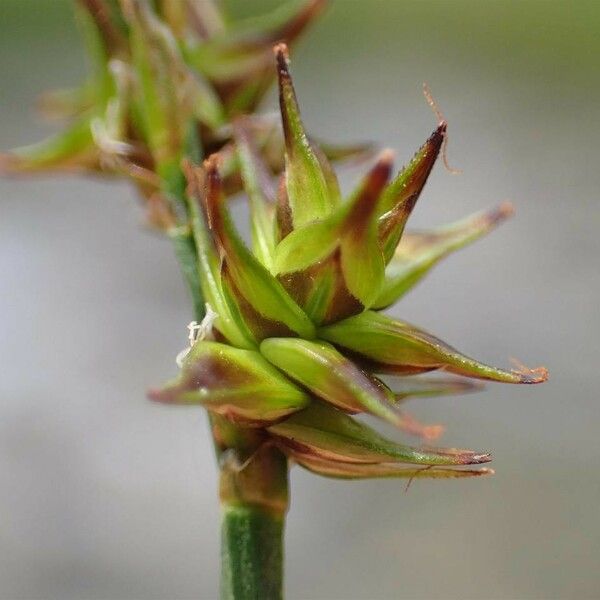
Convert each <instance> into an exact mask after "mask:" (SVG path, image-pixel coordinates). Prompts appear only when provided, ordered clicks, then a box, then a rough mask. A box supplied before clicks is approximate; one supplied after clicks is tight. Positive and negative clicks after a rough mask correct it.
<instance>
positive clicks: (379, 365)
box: [318, 311, 548, 383]
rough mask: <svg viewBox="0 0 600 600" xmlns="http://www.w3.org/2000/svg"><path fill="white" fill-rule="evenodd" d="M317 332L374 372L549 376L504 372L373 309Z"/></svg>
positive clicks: (515, 379)
mask: <svg viewBox="0 0 600 600" xmlns="http://www.w3.org/2000/svg"><path fill="white" fill-rule="evenodd" d="M318 335H319V337H321V338H323V339H326V340H328V341H330V342H332V343H334V344H336V346H341V347H342V348H344V349H346V350H350V351H352V352H354V353H356V354H358V355H359V356H361V357H363V358H364V359H365V360H366V361H367V362H368V364H369V368H370V369H371V370H373V371H374V372H375V373H418V372H424V371H432V370H435V369H444V370H446V371H449V372H451V373H456V374H457V375H464V376H466V377H473V378H476V379H489V380H490V381H501V382H504V383H541V382H543V381H545V380H546V379H547V376H548V375H547V372H546V370H545V369H543V368H541V367H540V368H539V369H533V370H529V369H520V370H515V371H503V370H502V369H496V368H495V367H490V366H488V365H485V364H483V363H479V362H477V361H475V360H473V359H472V358H469V357H467V356H465V355H464V354H461V353H460V352H458V351H457V350H455V349H454V348H452V347H451V346H449V345H448V344H446V343H445V342H442V341H441V340H439V339H438V338H436V337H434V336H432V335H431V334H429V333H427V332H425V331H423V330H422V329H418V328H417V327H414V326H413V325H410V324H408V323H404V322H402V321H395V320H393V319H390V318H389V317H386V316H385V315H381V314H378V313H376V312H372V311H366V312H364V313H362V314H360V315H356V316H354V317H350V318H349V319H345V320H344V321H340V322H339V323H335V324H333V325H329V326H327V327H322V328H321V329H320V330H319V332H318Z"/></svg>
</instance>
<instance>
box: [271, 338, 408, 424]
mask: <svg viewBox="0 0 600 600" xmlns="http://www.w3.org/2000/svg"><path fill="white" fill-rule="evenodd" d="M260 352H261V354H262V355H263V356H264V357H265V358H266V359H267V360H268V361H269V362H271V363H272V364H274V365H275V366H276V367H277V368H278V369H281V370H282V371H283V372H284V373H285V374H286V375H288V376H289V377H291V378H292V379H294V380H295V381H297V382H298V383H300V384H302V385H303V386H305V387H306V388H308V389H309V390H310V391H311V392H312V393H313V394H315V395H316V396H319V397H320V398H322V399H323V400H325V401H327V402H329V403H330V404H333V405H334V406H337V407H338V408H341V409H342V410H346V411H349V412H369V413H371V414H373V415H377V416H378V417H380V418H382V419H385V420H387V421H389V422H390V423H393V424H399V423H401V417H400V416H399V415H398V414H397V413H396V411H395V410H394V407H393V404H392V401H393V398H392V397H391V394H390V393H389V390H388V389H387V388H386V387H385V386H384V385H383V384H381V382H379V381H377V380H375V379H374V378H370V377H368V376H367V375H366V374H365V373H364V372H363V371H361V370H360V369H359V368H358V367H357V366H356V365H355V364H354V363H353V362H352V361H351V360H349V359H347V358H346V357H344V356H343V355H342V354H340V353H339V352H338V351H337V350H336V349H335V348H334V347H333V346H331V345H330V344H328V343H326V342H321V341H308V340H302V339H298V338H270V339H266V340H263V342H262V343H261V345H260Z"/></svg>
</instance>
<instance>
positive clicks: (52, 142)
mask: <svg viewBox="0 0 600 600" xmlns="http://www.w3.org/2000/svg"><path fill="white" fill-rule="evenodd" d="M46 170H61V171H98V170H100V163H99V157H98V150H97V148H96V146H95V144H94V140H93V137H92V131H91V127H90V118H89V117H85V118H83V119H80V120H79V121H77V122H75V123H74V124H73V125H70V126H69V127H68V128H67V129H66V130H64V131H62V132H60V133H58V134H56V135H53V136H51V137H49V138H46V139H45V140H42V141H41V142H37V143H35V144H31V145H29V146H23V147H21V148H16V149H15V150H13V151H12V152H11V153H10V154H2V155H0V171H2V172H5V173H30V172H31V173H33V172H36V171H46Z"/></svg>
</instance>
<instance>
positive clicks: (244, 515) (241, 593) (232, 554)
mask: <svg viewBox="0 0 600 600" xmlns="http://www.w3.org/2000/svg"><path fill="white" fill-rule="evenodd" d="M283 528H284V516H283V515H274V514H272V513H269V512H267V511H264V510H263V509H261V508H260V507H257V506H252V505H239V506H235V505H234V506H228V505H224V506H223V514H222V522H221V560H222V564H221V599H222V600H263V599H264V600H277V599H279V598H282V587H283V586H282V584H283V581H282V580H283Z"/></svg>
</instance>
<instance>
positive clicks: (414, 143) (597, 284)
mask: <svg viewBox="0 0 600 600" xmlns="http://www.w3.org/2000/svg"><path fill="white" fill-rule="evenodd" d="M174 1H175V0H174ZM273 4H277V3H276V2H258V1H253V2H251V3H247V2H246V3H244V2H241V0H240V1H239V2H237V4H236V5H235V6H237V10H238V11H239V12H240V13H245V14H250V13H252V12H260V11H262V10H263V9H265V10H266V9H267V8H269V7H270V6H272V5H273ZM0 56H1V58H0V82H1V84H0V98H1V100H0V146H1V147H2V148H4V149H6V148H10V147H12V146H16V145H20V144H24V143H28V142H31V141H34V140H37V139H38V138H39V137H40V136H41V135H42V134H45V133H47V132H49V131H51V129H50V128H49V127H48V126H47V125H44V124H43V123H42V122H40V121H38V120H36V118H34V116H33V110H34V104H35V98H36V95H37V94H39V93H40V92H42V91H43V90H45V89H47V88H49V87H55V86H60V85H68V84H72V83H75V82H77V81H78V80H79V79H80V77H81V75H82V73H83V72H84V58H83V55H82V51H81V46H80V43H79V39H78V37H77V32H76V29H75V26H74V24H73V22H72V19H71V15H70V6H69V3H68V2H67V1H63V0H0ZM599 56H600V3H599V2H597V1H592V2H585V1H581V0H577V1H573V0H570V1H554V2H552V1H547V2H542V1H535V2H534V1H524V0H521V1H517V0H512V1H490V0H488V1H483V0H469V1H466V0H453V1H437V2H436V1H429V0H421V1H419V2H405V1H400V0H397V1H396V0H386V1H383V0H381V1H375V0H369V1H368V2H367V1H362V2H359V1H340V0H338V1H337V2H335V1H334V2H332V7H331V9H330V10H329V12H328V13H327V14H326V16H325V17H324V18H323V19H322V20H321V21H319V22H318V23H317V24H316V26H315V27H314V28H313V29H312V30H311V32H310V33H309V34H308V35H307V37H306V38H305V39H304V41H303V42H302V44H301V45H300V46H299V47H298V48H297V50H296V51H295V53H294V55H293V72H294V75H295V81H296V85H297V90H298V94H299V98H300V102H301V105H302V108H303V114H304V117H305V122H306V123H307V125H308V127H309V128H310V129H311V130H312V131H315V132H318V133H319V135H320V136H322V137H324V138H329V139H332V140H337V141H357V140H370V139H372V140H374V141H376V142H377V143H378V144H380V145H382V146H390V147H392V148H395V149H397V156H398V161H399V162H400V163H402V162H404V161H406V160H407V159H408V158H410V156H411V155H412V153H413V152H414V150H415V149H416V148H417V147H418V146H419V145H420V144H421V143H422V142H423V141H424V140H425V138H426V137H427V136H428V134H429V133H430V131H431V130H432V129H433V127H434V125H435V118H434V117H433V115H432V113H431V111H430V109H429V108H428V107H427V105H426V103H425V102H424V100H423V98H422V95H421V84H422V82H423V81H426V82H428V83H429V85H430V86H431V88H432V90H433V92H434V95H435V96H436V98H437V100H438V102H439V103H440V105H441V106H442V108H443V110H444V112H445V114H446V117H447V118H448V120H449V123H450V127H449V131H450V144H449V149H448V152H449V159H450V161H451V162H452V163H454V164H455V165H456V166H459V167H461V168H462V169H463V170H464V174H463V175H462V176H451V175H449V174H448V173H447V172H446V171H444V169H443V168H442V167H441V166H438V167H437V168H436V170H435V171H434V173H433V175H432V177H431V179H430V182H429V184H428V188H427V190H426V192H425V193H424V194H423V196H422V199H421V203H420V204H419V206H418V208H417V209H416V211H415V214H414V217H413V219H412V221H411V224H412V225H413V226H429V225H437V224H441V223H443V222H445V221H450V220H453V219H455V218H458V217H460V216H462V215H465V214H467V213H469V212H472V211H475V210H478V209H481V208H485V207H488V206H490V205H493V204H495V203H498V202H500V201H502V200H504V199H507V198H508V199H511V200H513V201H514V202H515V204H516V207H517V215H516V217H515V218H514V219H513V220H512V221H511V222H509V223H508V224H505V225H504V226H503V227H502V228H501V229H500V230H498V231H496V232H495V233H494V234H492V236H491V237H489V238H487V239H486V240H484V241H481V242H479V244H478V245H477V246H476V247H472V248H470V249H467V250H464V251H462V252H461V253H459V254H457V255H455V256H453V257H452V258H450V259H449V260H448V261H447V262H446V263H445V264H444V265H443V266H441V267H440V268H438V269H437V270H436V271H435V272H434V273H433V274H432V275H431V276H430V278H429V279H428V281H427V282H425V283H422V284H421V285H420V286H419V287H418V288H416V289H415V290H414V291H413V293H412V294H411V295H409V296H407V297H406V298H405V299H404V300H403V301H402V302H401V304H400V305H399V306H397V308H396V309H395V314H397V315H401V316H402V317H403V318H405V319H407V320H409V321H412V322H415V323H417V324H420V325H421V326H423V327H425V328H427V329H429V330H431V331H432V332H434V333H436V334H438V335H439V336H440V337H442V338H444V339H446V340H447V341H449V342H450V343H452V344H454V345H456V346H457V347H459V348H460V349H462V350H463V351H465V352H467V353H469V354H471V355H473V356H476V357H478V358H480V359H482V360H485V361H488V362H492V363H495V364H499V365H505V366H506V365H508V357H509V356H517V357H518V358H520V359H521V360H522V361H524V362H525V363H526V364H529V365H532V366H535V365H538V364H544V365H546V366H547V367H548V368H549V369H550V372H551V379H550V381H549V382H548V383H547V384H546V385H544V386H532V387H526V386H525V387H516V386H512V387H511V386H500V385H495V386H494V385H490V386H488V389H487V391H486V392H484V393H482V394H479V395H472V396H467V397H464V398H460V397H452V398H448V399H442V400H439V399H431V400H422V401H419V402H415V403H414V404H413V405H412V406H411V408H412V411H413V413H415V414H416V415H417V416H419V417H421V418H422V419H424V420H429V421H433V422H442V423H445V424H446V425H447V433H446V435H445V436H444V438H443V440H442V441H443V443H444V444H445V445H458V446H466V447H471V448H477V449H480V450H492V451H493V453H494V456H495V461H494V463H493V465H492V466H493V467H494V468H495V469H496V471H497V474H496V476H495V477H492V478H485V479H478V480H471V481H450V482H426V481H417V482H415V483H414V484H413V486H412V487H411V488H410V490H409V492H408V493H405V492H404V483H403V482H401V481H382V482H380V481H371V482H359V483H345V482H337V481H333V480H327V479H321V478H317V477H315V476H313V475H310V474H308V473H306V472H303V471H301V470H300V469H295V470H294V471H293V474H292V498H293V499H292V506H291V510H290V513H289V524H288V529H287V556H286V565H287V586H288V597H289V598H292V599H301V598H302V599H337V598H340V599H341V598H344V599H388V598H390V599H391V598H423V599H425V598H440V599H442V598H443V599H459V598H482V599H488V598H490V599H491V598H494V599H496V598H498V599H509V598H515V599H516V598H560V599H563V598H564V599H566V598H573V599H584V598H598V597H600V568H599V563H600V511H599V506H600V475H599V459H600V437H599V435H598V430H599V425H600V408H599V403H598V388H599V384H600V377H599V375H598V359H599V352H598V334H599V333H600V332H599V325H600V317H599V314H598V292H599V290H600V273H599V269H598V266H599V255H600V253H599V250H600V237H599V235H598V231H599V229H600V211H599V210H598V207H597V204H598V190H599V189H600V164H599V160H598V154H597V140H598V134H599V133H600V114H599V110H598V95H599V93H600V65H599V62H598V57H599ZM269 106H270V107H273V106H274V102H273V101H272V100H271V103H270V105H269V103H267V108H269ZM343 174H344V175H343V177H344V181H345V182H346V183H351V182H352V181H354V180H355V179H356V178H357V177H358V172H357V171H356V170H352V169H344V170H343ZM0 196H1V203H0V285H1V292H0V340H1V344H0V372H1V377H0V395H1V403H0V555H1V556H2V559H1V560H0V597H1V598H3V599H7V600H8V599H13V598H14V599H17V598H19V599H42V598H43V599H64V600H67V599H101V598H102V599H125V600H128V599H164V598H173V599H186V598H207V599H208V598H214V597H215V594H216V589H217V580H218V507H217V502H216V477H215V467H214V464H213V455H212V450H211V444H210V440H209V436H208V430H207V426H206V418H205V415H204V413H203V411H202V410H200V409H195V408H189V409H174V408H167V407H162V406H156V405H152V404H150V403H149V402H147V401H146V400H145V398H144V391H145V389H146V388H147V387H149V386H150V385H153V384H157V383H159V382H161V381H163V380H164V379H165V378H166V377H169V376H171V375H172V374H174V372H175V365H174V356H175V354H176V353H177V351H178V350H179V349H180V348H182V347H183V346H184V345H185V338H186V333H187V331H186V325H187V323H188V321H189V318H190V310H189V302H188V298H187V297H186V294H185V290H184V288H183V285H182V283H181V281H180V278H179V273H178V269H177V266H176V264H175V261H174V258H173V256H172V253H171V248H170V247H169V245H168V243H167V242H166V241H164V240H161V239H159V238H158V237H156V236H154V235H151V234H148V233H147V232H146V231H144V228H143V226H142V214H141V210H140V208H139V206H138V205H137V203H136V199H135V196H134V193H133V191H132V190H131V189H130V188H129V187H128V186H127V185H124V184H109V183H105V182H98V181H90V180H82V179H76V178H70V179H62V178H56V177H55V178H38V179H33V180H29V181H16V180H10V181H7V180H4V181H0Z"/></svg>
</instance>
